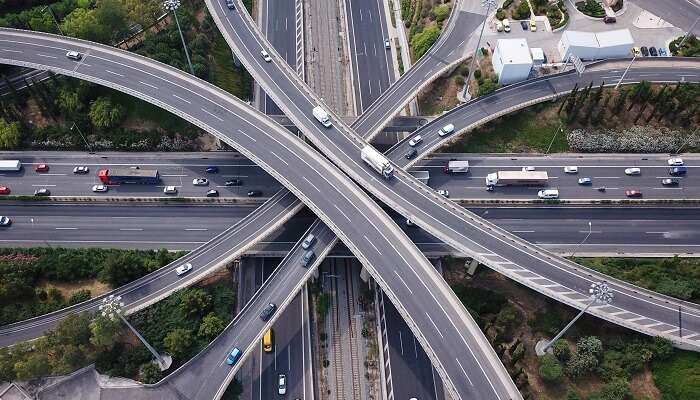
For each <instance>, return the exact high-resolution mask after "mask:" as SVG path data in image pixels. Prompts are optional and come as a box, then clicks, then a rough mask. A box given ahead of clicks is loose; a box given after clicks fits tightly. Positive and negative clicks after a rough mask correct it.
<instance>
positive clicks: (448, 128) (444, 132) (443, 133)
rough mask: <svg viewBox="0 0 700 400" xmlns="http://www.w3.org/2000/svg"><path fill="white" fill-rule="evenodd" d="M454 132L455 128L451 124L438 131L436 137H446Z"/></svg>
mask: <svg viewBox="0 0 700 400" xmlns="http://www.w3.org/2000/svg"><path fill="white" fill-rule="evenodd" d="M454 130H455V126H454V125H453V124H447V125H445V126H443V127H442V128H440V130H439V131H438V135H440V137H443V136H447V135H449V134H450V133H452V132H454Z"/></svg>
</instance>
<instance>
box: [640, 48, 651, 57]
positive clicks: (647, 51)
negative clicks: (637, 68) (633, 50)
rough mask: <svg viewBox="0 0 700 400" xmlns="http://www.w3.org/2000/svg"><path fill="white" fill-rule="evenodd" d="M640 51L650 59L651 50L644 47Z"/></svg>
mask: <svg viewBox="0 0 700 400" xmlns="http://www.w3.org/2000/svg"><path fill="white" fill-rule="evenodd" d="M640 50H641V52H642V55H643V56H644V57H649V49H647V48H646V46H642V47H641V49H640Z"/></svg>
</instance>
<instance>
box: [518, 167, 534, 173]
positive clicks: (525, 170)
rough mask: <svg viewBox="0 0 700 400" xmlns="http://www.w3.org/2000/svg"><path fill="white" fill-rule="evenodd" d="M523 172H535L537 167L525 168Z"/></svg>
mask: <svg viewBox="0 0 700 400" xmlns="http://www.w3.org/2000/svg"><path fill="white" fill-rule="evenodd" d="M521 170H522V171H523V172H532V171H534V170H535V167H523V168H522V169H521Z"/></svg>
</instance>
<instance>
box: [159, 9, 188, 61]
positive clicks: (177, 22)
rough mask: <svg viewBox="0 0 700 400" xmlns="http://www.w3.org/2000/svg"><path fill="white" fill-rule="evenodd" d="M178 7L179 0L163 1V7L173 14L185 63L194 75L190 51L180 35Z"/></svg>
mask: <svg viewBox="0 0 700 400" xmlns="http://www.w3.org/2000/svg"><path fill="white" fill-rule="evenodd" d="M179 7H180V0H165V1H164V2H163V8H164V9H165V10H166V11H172V12H173V15H174V16H175V24H176V25H177V31H178V32H180V40H182V48H183V50H185V57H187V65H189V66H190V73H191V74H192V75H194V68H192V61H191V60H190V53H189V52H188V51H187V45H186V44H185V37H184V36H183V35H182V29H180V21H179V20H178V19H177V11H176V10H177V9H178V8H179Z"/></svg>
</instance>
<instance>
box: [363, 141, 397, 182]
mask: <svg viewBox="0 0 700 400" xmlns="http://www.w3.org/2000/svg"><path fill="white" fill-rule="evenodd" d="M360 156H361V157H362V161H364V162H366V163H367V164H368V165H369V166H370V167H372V169H374V170H375V171H377V172H378V173H379V174H380V175H382V176H383V177H384V179H390V178H391V177H392V176H393V175H394V167H392V166H391V163H390V162H389V160H387V159H386V157H384V156H383V155H382V154H381V153H380V152H378V151H377V150H375V149H374V147H372V146H365V147H364V148H363V149H362V152H361V153H360Z"/></svg>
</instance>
